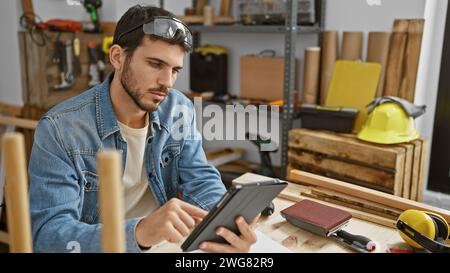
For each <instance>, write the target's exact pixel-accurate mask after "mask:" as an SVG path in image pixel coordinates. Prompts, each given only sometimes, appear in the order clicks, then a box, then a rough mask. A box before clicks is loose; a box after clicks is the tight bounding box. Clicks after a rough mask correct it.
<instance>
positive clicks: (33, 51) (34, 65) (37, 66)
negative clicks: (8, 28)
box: [25, 35, 51, 105]
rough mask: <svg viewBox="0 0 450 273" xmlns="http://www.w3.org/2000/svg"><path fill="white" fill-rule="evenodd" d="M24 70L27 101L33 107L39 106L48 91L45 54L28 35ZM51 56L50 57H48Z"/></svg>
mask: <svg viewBox="0 0 450 273" xmlns="http://www.w3.org/2000/svg"><path fill="white" fill-rule="evenodd" d="M25 48H26V53H25V54H26V58H27V60H26V69H27V85H26V86H27V88H28V91H27V93H28V95H27V96H26V98H27V101H28V102H29V103H30V104H33V105H39V104H40V102H41V95H42V94H43V93H44V92H45V93H46V92H47V91H46V90H47V89H48V84H47V77H46V75H45V70H46V69H45V68H46V65H44V64H46V62H45V58H44V57H45V53H43V51H44V49H43V48H41V47H39V46H37V45H36V44H35V43H34V42H33V41H32V40H31V37H30V35H26V38H25ZM50 56H51V55H50Z"/></svg>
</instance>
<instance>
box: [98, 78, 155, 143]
mask: <svg viewBox="0 0 450 273" xmlns="http://www.w3.org/2000/svg"><path fill="white" fill-rule="evenodd" d="M113 78H114V72H111V73H110V74H109V75H108V76H107V77H106V79H105V80H104V81H103V82H102V83H101V84H100V85H99V86H98V87H97V88H98V89H97V92H96V94H95V107H96V114H97V126H98V132H99V134H100V137H101V138H102V140H105V138H107V137H108V136H110V135H112V134H114V133H116V132H118V131H120V128H119V124H118V123H117V117H116V114H115V112H114V108H113V106H112V101H111V95H110V93H109V88H110V86H111V81H112V80H113ZM150 120H151V122H152V128H153V125H154V124H155V125H157V126H158V128H159V129H161V124H160V121H159V114H158V111H153V112H151V113H150Z"/></svg>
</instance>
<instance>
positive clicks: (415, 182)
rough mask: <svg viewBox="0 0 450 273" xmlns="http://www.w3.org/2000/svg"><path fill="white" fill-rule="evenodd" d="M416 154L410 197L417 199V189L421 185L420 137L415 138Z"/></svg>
mask: <svg viewBox="0 0 450 273" xmlns="http://www.w3.org/2000/svg"><path fill="white" fill-rule="evenodd" d="M412 143H414V156H413V167H412V171H411V188H410V196H409V199H411V200H416V201H417V189H418V187H419V173H420V159H421V158H420V156H421V152H422V141H421V140H420V139H416V140H414V141H413V142H412Z"/></svg>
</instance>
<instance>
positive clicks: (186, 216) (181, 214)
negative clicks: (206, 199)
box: [177, 209, 195, 228]
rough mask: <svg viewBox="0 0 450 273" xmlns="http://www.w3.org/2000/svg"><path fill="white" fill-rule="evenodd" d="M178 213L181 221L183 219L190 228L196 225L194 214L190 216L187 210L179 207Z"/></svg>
mask: <svg viewBox="0 0 450 273" xmlns="http://www.w3.org/2000/svg"><path fill="white" fill-rule="evenodd" d="M177 213H178V216H179V217H180V219H181V221H183V222H184V224H185V225H186V226H187V227H188V228H193V227H194V226H195V219H194V218H193V217H192V216H190V215H189V214H188V213H187V212H186V211H184V210H182V209H179V210H178V211H177Z"/></svg>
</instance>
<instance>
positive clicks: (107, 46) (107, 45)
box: [102, 36, 114, 55]
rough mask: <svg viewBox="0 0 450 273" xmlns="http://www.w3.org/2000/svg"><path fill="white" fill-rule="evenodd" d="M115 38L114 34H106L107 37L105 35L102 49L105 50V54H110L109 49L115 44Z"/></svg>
mask: <svg viewBox="0 0 450 273" xmlns="http://www.w3.org/2000/svg"><path fill="white" fill-rule="evenodd" d="M113 39H114V36H105V37H103V41H102V51H103V53H104V54H106V55H108V54H109V49H110V48H111V46H112V44H113Z"/></svg>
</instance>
